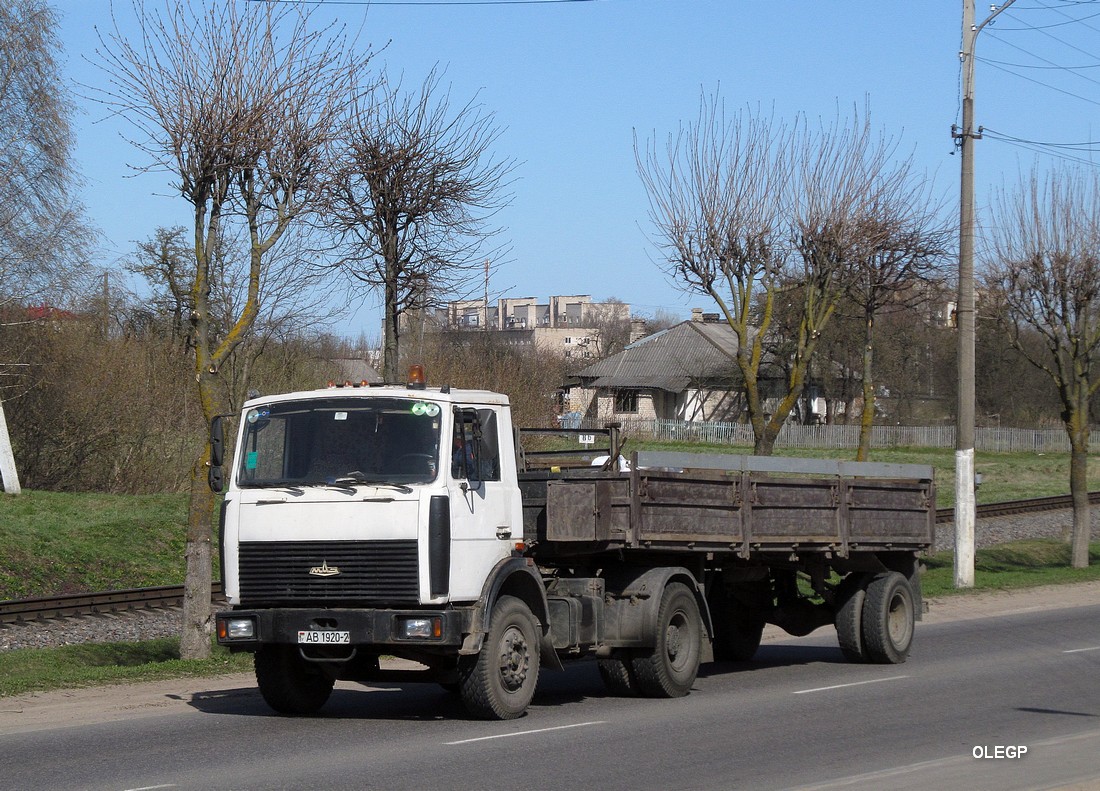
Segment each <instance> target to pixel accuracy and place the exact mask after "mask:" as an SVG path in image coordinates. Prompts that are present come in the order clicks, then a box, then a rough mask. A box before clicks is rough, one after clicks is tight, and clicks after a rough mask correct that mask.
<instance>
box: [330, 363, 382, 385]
mask: <svg viewBox="0 0 1100 791" xmlns="http://www.w3.org/2000/svg"><path fill="white" fill-rule="evenodd" d="M332 362H333V363H335V364H336V366H337V368H338V369H339V370H340V376H342V377H344V378H345V379H347V380H349V381H352V382H366V383H367V384H381V383H382V382H384V381H385V379H384V378H383V376H382V374H380V373H378V371H376V370H375V369H374V368H372V367H371V365H370V364H369V363H368V362H367V361H366V360H361V359H358V358H355V357H337V358H335V359H333V360H332Z"/></svg>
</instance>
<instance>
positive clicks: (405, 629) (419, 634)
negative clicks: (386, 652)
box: [397, 615, 443, 640]
mask: <svg viewBox="0 0 1100 791" xmlns="http://www.w3.org/2000/svg"><path fill="white" fill-rule="evenodd" d="M397 636H398V637H399V638H404V639H406V640H415V639H420V640H438V639H439V638H441V637H442V636H443V619H442V618H440V617H439V616H438V615H436V616H433V617H430V618H398V619H397Z"/></svg>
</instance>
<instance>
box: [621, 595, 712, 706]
mask: <svg viewBox="0 0 1100 791" xmlns="http://www.w3.org/2000/svg"><path fill="white" fill-rule="evenodd" d="M702 639H703V622H702V619H701V618H700V617H699V604H698V602H696V601H695V596H694V595H693V594H692V592H691V590H690V589H689V588H688V587H687V586H686V585H684V584H683V583H680V582H674V583H672V584H671V585H669V586H668V587H666V588H665V592H664V595H662V596H661V607H660V609H659V610H658V612H657V645H655V646H654V647H653V649H652V650H651V651H644V650H642V651H638V652H637V653H636V654H635V656H634V658H633V659H632V661H631V668H632V669H633V670H634V679H635V681H636V682H637V684H638V691H639V692H641V693H642V694H643V695H645V696H646V697H650V698H679V697H683V696H684V695H686V694H687V693H688V692H690V691H691V685H692V684H694V683H695V676H696V674H697V673H698V672H699V658H700V656H701V655H702Z"/></svg>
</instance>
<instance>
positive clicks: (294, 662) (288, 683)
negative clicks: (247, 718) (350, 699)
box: [256, 645, 334, 716]
mask: <svg viewBox="0 0 1100 791" xmlns="http://www.w3.org/2000/svg"><path fill="white" fill-rule="evenodd" d="M256 683H257V684H258V685H259V687H260V694H261V695H263V698H264V700H265V701H266V702H267V705H268V706H270V707H271V708H273V709H274V710H275V711H277V712H279V713H280V714H290V715H295V716H300V715H303V714H313V713H315V712H316V711H317V710H318V709H320V708H321V707H322V706H324V705H325V701H327V700H328V698H329V695H331V694H332V685H333V683H334V681H333V678H332V677H331V676H329V675H328V674H327V673H325V672H324V671H323V670H321V669H320V668H318V667H316V666H315V665H313V664H311V663H309V662H307V661H305V660H304V659H302V657H301V656H300V655H299V653H298V647H297V646H294V645H265V646H264V647H262V648H261V649H260V650H259V651H257V652H256Z"/></svg>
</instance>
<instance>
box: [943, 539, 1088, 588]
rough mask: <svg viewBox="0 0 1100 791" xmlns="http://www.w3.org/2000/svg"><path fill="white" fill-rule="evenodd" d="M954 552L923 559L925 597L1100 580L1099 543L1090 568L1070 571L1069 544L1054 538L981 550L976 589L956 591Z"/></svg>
mask: <svg viewBox="0 0 1100 791" xmlns="http://www.w3.org/2000/svg"><path fill="white" fill-rule="evenodd" d="M954 562H955V553H954V552H950V551H947V552H937V553H936V554H934V555H931V556H929V557H927V558H925V559H924V564H925V566H926V567H927V571H926V572H925V574H924V576H923V577H921V588H922V590H923V591H924V595H925V596H948V595H953V594H958V593H962V594H967V593H975V592H981V591H989V590H1008V589H1018V588H1028V587H1034V586H1036V585H1061V584H1067V583H1074V582H1088V581H1090V580H1100V543H1094V544H1091V545H1090V546H1089V564H1090V565H1089V566H1088V567H1087V568H1083V569H1075V568H1070V546H1069V544H1067V543H1065V542H1063V541H1058V540H1055V539H1034V540H1027V541H1013V542H1010V543H1007V544H1001V545H1000V546H996V547H989V548H987V549H979V550H977V552H976V553H975V557H974V587H973V588H969V589H966V590H963V591H959V590H958V589H956V588H955V572H954Z"/></svg>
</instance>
